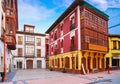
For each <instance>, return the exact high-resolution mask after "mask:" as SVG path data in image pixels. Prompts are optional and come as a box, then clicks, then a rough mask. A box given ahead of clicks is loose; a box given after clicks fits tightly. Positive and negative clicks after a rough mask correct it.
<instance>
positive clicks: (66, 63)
mask: <svg viewBox="0 0 120 84" xmlns="http://www.w3.org/2000/svg"><path fill="white" fill-rule="evenodd" d="M65 67H66V68H69V57H65Z"/></svg>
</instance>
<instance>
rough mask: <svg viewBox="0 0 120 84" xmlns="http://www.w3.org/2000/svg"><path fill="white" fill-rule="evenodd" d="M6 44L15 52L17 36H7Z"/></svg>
mask: <svg viewBox="0 0 120 84" xmlns="http://www.w3.org/2000/svg"><path fill="white" fill-rule="evenodd" d="M6 44H7V47H8V48H9V49H11V50H15V49H16V39H15V36H14V35H10V34H7V35H6Z"/></svg>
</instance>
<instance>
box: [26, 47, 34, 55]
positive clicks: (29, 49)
mask: <svg viewBox="0 0 120 84" xmlns="http://www.w3.org/2000/svg"><path fill="white" fill-rule="evenodd" d="M25 49H26V50H25V54H26V55H27V56H28V55H29V56H33V55H34V46H26V47H25Z"/></svg>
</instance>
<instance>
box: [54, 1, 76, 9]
mask: <svg viewBox="0 0 120 84" xmlns="http://www.w3.org/2000/svg"><path fill="white" fill-rule="evenodd" d="M73 1H74V0H53V3H54V4H55V5H57V6H58V7H65V8H67V7H68V6H69V5H70V4H71V3H72V2H73Z"/></svg>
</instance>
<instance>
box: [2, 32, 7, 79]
mask: <svg viewBox="0 0 120 84" xmlns="http://www.w3.org/2000/svg"><path fill="white" fill-rule="evenodd" d="M3 80H4V81H6V80H7V78H6V35H5V34H4V76H3Z"/></svg>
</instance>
